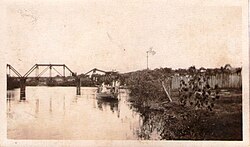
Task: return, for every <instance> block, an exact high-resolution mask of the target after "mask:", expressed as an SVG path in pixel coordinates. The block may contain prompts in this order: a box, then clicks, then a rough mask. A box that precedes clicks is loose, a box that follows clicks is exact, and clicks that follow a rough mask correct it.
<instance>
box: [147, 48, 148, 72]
mask: <svg viewBox="0 0 250 147" xmlns="http://www.w3.org/2000/svg"><path fill="white" fill-rule="evenodd" d="M147 69H148V51H147Z"/></svg>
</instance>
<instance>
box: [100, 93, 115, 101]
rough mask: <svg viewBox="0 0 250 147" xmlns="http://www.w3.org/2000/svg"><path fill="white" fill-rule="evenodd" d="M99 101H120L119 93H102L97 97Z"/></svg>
mask: <svg viewBox="0 0 250 147" xmlns="http://www.w3.org/2000/svg"><path fill="white" fill-rule="evenodd" d="M96 98H97V99H117V100H118V93H114V92H100V93H97V95H96Z"/></svg>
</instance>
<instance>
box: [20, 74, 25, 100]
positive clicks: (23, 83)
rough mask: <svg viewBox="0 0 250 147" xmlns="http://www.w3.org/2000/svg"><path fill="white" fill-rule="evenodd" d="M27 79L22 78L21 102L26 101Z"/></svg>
mask: <svg viewBox="0 0 250 147" xmlns="http://www.w3.org/2000/svg"><path fill="white" fill-rule="evenodd" d="M25 89H26V78H24V77H22V78H20V101H22V100H26V90H25Z"/></svg>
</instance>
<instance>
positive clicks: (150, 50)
mask: <svg viewBox="0 0 250 147" xmlns="http://www.w3.org/2000/svg"><path fill="white" fill-rule="evenodd" d="M146 53H147V69H149V68H148V53H150V54H152V55H155V53H156V52H155V51H153V47H150V48H149V50H148V51H147V52H146Z"/></svg>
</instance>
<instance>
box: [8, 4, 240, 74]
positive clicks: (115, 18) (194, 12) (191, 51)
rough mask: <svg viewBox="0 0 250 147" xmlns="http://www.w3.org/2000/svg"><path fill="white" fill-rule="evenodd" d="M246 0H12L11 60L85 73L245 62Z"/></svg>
mask: <svg viewBox="0 0 250 147" xmlns="http://www.w3.org/2000/svg"><path fill="white" fill-rule="evenodd" d="M241 13H242V12H241V7H237V6H215V5H210V6H207V5H189V4H185V3H183V2H182V3H178V1H176V2H174V3H173V1H166V0H165V1H155V0H147V1H145V0H144V1H141V0H136V1H132V0H127V1H119V0H118V1H112V2H111V1H104V0H96V1H87V0H86V1H80V0H78V1H62V2H60V3H59V2H57V1H54V2H48V1H35V2H31V1H30V2H24V1H23V2H15V3H14V2H13V3H9V4H8V5H7V7H6V16H7V20H6V22H5V23H6V24H7V34H6V39H7V45H6V47H7V50H6V51H5V53H6V55H7V62H8V63H10V64H11V65H12V66H14V67H15V68H16V69H17V70H18V71H20V72H21V73H22V74H24V73H25V72H26V71H28V69H29V68H31V67H32V66H33V65H34V64H36V63H63V64H66V65H68V67H69V68H71V69H72V70H73V71H75V72H78V73H82V72H87V71H88V70H90V69H92V68H94V67H97V68H100V69H103V70H112V69H116V70H118V71H120V72H126V71H133V70H139V69H145V68H146V51H147V50H148V49H149V48H150V47H152V48H153V50H155V51H156V54H155V55H153V56H152V55H150V56H149V67H150V68H151V69H154V68H159V67H172V68H186V67H189V66H191V65H195V66H196V67H221V66H223V65H225V64H227V63H229V64H231V65H233V66H242V61H241V58H242V44H241V41H242V40H241V35H242V34H241V33H242V32H241V30H242V25H241V22H242V17H241Z"/></svg>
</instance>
